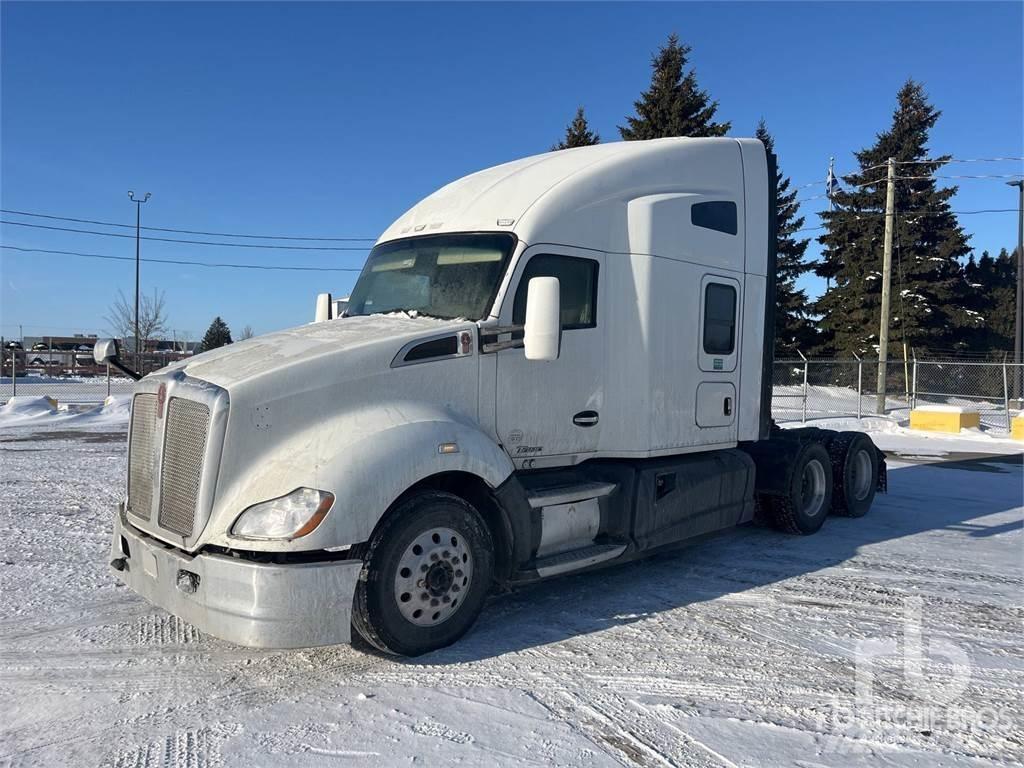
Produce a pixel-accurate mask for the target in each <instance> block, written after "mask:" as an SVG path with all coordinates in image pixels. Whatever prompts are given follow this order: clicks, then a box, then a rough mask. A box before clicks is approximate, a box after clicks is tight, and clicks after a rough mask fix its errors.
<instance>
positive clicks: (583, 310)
mask: <svg viewBox="0 0 1024 768" xmlns="http://www.w3.org/2000/svg"><path fill="white" fill-rule="evenodd" d="M597 269H598V264H597V262H596V261H593V260H591V259H577V258H574V257H572V256H555V255H552V254H544V255H541V256H534V257H533V258H532V259H530V261H529V263H528V264H527V265H526V269H524V270H523V276H522V277H521V278H520V279H519V287H518V289H517V290H516V298H515V301H514V302H513V304H512V322H513V323H515V324H516V325H522V324H523V323H525V322H526V290H527V287H528V286H529V284H530V280H531V279H532V278H534V277H557V278H558V286H559V298H560V301H561V306H562V329H563V330H572V329H574V328H593V327H595V326H596V325H597Z"/></svg>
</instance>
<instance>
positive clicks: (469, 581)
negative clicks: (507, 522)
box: [352, 491, 494, 656]
mask: <svg viewBox="0 0 1024 768" xmlns="http://www.w3.org/2000/svg"><path fill="white" fill-rule="evenodd" d="M493 573H494V547H493V544H492V541H491V535H490V532H489V531H488V529H487V525H486V524H485V523H484V521H483V519H482V518H481V517H480V514H479V513H478V512H477V511H476V510H475V509H474V508H473V507H472V506H471V505H470V504H469V503H467V502H466V501H465V500H463V499H461V498H459V497H458V496H455V495H454V494H451V493H445V492H443V491H421V492H418V493H415V494H413V495H411V496H409V497H408V498H406V499H404V500H402V501H401V502H400V503H399V504H398V506H397V507H396V508H395V509H393V510H392V512H391V513H390V514H389V515H388V518H387V519H386V520H385V522H384V524H383V525H381V527H380V528H379V529H378V530H377V531H376V532H375V533H374V534H373V536H372V537H371V539H370V541H369V543H368V545H367V548H366V551H365V553H364V556H363V570H362V573H361V574H360V577H359V583H358V584H357V586H356V594H355V601H354V604H353V609H352V625H353V626H354V627H355V629H356V631H358V632H359V634H360V635H362V637H363V638H364V639H365V640H366V641H367V642H368V643H370V644H371V645H373V646H374V647H376V648H378V649H380V650H381V651H384V652H385V653H393V654H397V655H402V656H419V655H420V654H423V653H427V652H428V651H433V650H436V649H438V648H443V647H444V646H446V645H451V644H452V643H454V642H455V641H456V640H458V639H459V638H460V637H462V636H463V635H464V634H465V633H466V632H467V631H468V630H469V628H470V627H472V626H473V623H474V622H475V621H476V619H477V616H479V615H480V611H481V609H482V608H483V604H484V600H485V599H486V597H487V593H488V591H489V590H490V586H491V579H492V576H493Z"/></svg>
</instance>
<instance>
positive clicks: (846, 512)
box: [828, 432, 878, 517]
mask: <svg viewBox="0 0 1024 768" xmlns="http://www.w3.org/2000/svg"><path fill="white" fill-rule="evenodd" d="M828 452H829V455H830V456H831V458H832V480H833V485H834V491H833V494H832V514H834V515H840V516H842V517H863V516H864V515H865V514H866V513H867V511H868V510H869V509H870V508H871V502H873V501H874V500H875V490H876V489H877V488H878V451H877V450H876V449H875V444H874V443H873V442H871V438H870V437H868V436H867V435H865V434H864V433H863V432H840V433H839V435H838V436H837V437H836V439H835V440H833V441H832V443H831V444H830V445H829V447H828Z"/></svg>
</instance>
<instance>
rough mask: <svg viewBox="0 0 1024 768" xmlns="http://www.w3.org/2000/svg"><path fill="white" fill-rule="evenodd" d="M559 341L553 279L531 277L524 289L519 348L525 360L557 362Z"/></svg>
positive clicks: (559, 304) (559, 310) (559, 319)
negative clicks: (521, 341) (524, 313)
mask: <svg viewBox="0 0 1024 768" xmlns="http://www.w3.org/2000/svg"><path fill="white" fill-rule="evenodd" d="M561 342H562V302H561V297H560V295H559V286H558V278H557V277H535V278H533V279H532V280H530V284H529V285H528V286H527V288H526V327H525V328H524V331H523V347H524V348H525V351H526V359H527V360H557V359H558V352H559V347H560V346H561Z"/></svg>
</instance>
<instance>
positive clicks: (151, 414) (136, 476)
mask: <svg viewBox="0 0 1024 768" xmlns="http://www.w3.org/2000/svg"><path fill="white" fill-rule="evenodd" d="M156 405H157V403H156V395H151V394H139V395H136V396H135V399H134V400H132V432H131V435H130V436H129V438H128V457H129V458H128V509H130V510H131V511H132V513H133V514H135V515H137V516H138V517H141V518H143V519H144V520H149V518H150V517H151V516H152V514H153V476H154V475H155V474H156V459H157V430H156Z"/></svg>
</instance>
